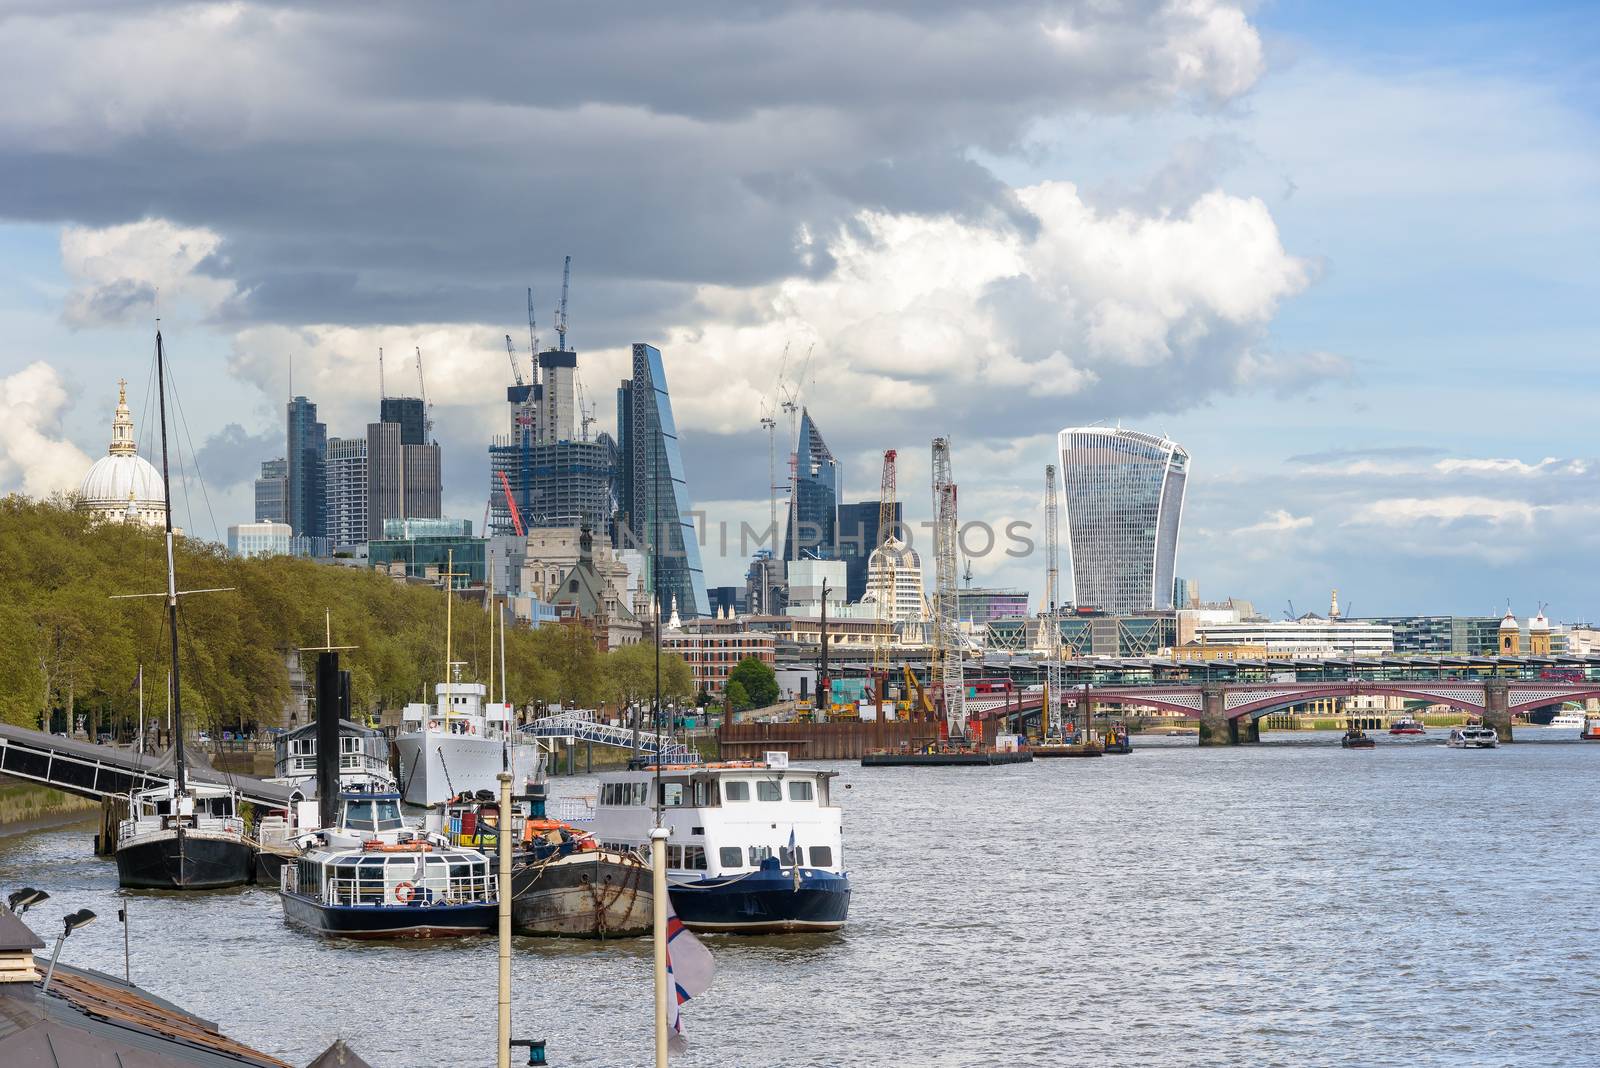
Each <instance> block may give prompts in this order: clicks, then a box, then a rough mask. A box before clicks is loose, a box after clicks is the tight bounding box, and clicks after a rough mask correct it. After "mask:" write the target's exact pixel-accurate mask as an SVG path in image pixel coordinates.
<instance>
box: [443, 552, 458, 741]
mask: <svg viewBox="0 0 1600 1068" xmlns="http://www.w3.org/2000/svg"><path fill="white" fill-rule="evenodd" d="M455 580H456V552H455V550H454V549H450V550H448V551H446V552H445V556H444V715H442V716H441V717H440V724H439V725H440V726H441V727H443V728H444V733H446V734H449V733H450V713H451V712H452V711H454V708H455V687H454V686H453V685H452V683H453V681H454V680H453V677H452V676H451V674H450V668H451V664H450V661H451V660H453V659H454V658H455V647H454V646H453V645H452V644H451V633H452V631H453V630H454V627H455V615H454V614H453V612H452V609H453V607H454V605H455V596H454V594H453V593H452V592H451V587H452V586H453V585H454V583H455Z"/></svg>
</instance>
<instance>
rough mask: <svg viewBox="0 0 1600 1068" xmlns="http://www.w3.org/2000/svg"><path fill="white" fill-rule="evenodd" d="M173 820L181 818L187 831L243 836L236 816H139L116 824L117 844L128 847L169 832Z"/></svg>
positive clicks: (240, 824)
mask: <svg viewBox="0 0 1600 1068" xmlns="http://www.w3.org/2000/svg"><path fill="white" fill-rule="evenodd" d="M175 818H181V820H182V822H183V826H184V827H186V828H188V829H189V830H193V831H205V832H207V833H209V834H236V835H239V836H240V837H243V836H244V821H243V820H241V819H239V818H238V817H236V816H198V817H189V816H185V817H173V816H141V817H139V818H137V819H131V820H122V821H121V822H120V823H118V824H117V844H118V845H119V846H121V845H130V844H132V843H134V842H138V841H141V840H143V839H146V838H153V837H155V836H156V835H158V834H161V833H163V832H165V831H169V830H171V829H172V828H173V826H174V823H173V821H174V819H175Z"/></svg>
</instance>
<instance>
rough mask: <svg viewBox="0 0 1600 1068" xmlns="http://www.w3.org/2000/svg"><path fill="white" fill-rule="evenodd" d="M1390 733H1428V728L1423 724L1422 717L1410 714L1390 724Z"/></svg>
mask: <svg viewBox="0 0 1600 1068" xmlns="http://www.w3.org/2000/svg"><path fill="white" fill-rule="evenodd" d="M1389 733H1390V734H1427V733H1428V730H1427V728H1426V727H1424V726H1423V725H1422V721H1421V720H1420V719H1413V718H1412V717H1410V716H1401V717H1400V718H1399V719H1397V720H1395V721H1394V722H1393V723H1391V724H1389Z"/></svg>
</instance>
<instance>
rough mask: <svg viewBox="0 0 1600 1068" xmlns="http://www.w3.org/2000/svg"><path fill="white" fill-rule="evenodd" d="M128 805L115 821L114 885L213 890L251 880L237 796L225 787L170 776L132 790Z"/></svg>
mask: <svg viewBox="0 0 1600 1068" xmlns="http://www.w3.org/2000/svg"><path fill="white" fill-rule="evenodd" d="M131 810H132V815H131V816H130V818H128V819H125V820H123V821H122V822H121V823H120V824H119V825H118V827H117V850H116V852H117V882H118V884H119V885H121V886H123V887H126V888H129V889H137V890H212V889H219V888H222V887H227V886H242V885H244V884H245V883H247V882H249V881H250V870H251V849H250V845H249V843H247V842H246V841H245V837H244V821H243V820H242V819H240V818H239V796H238V794H237V793H235V792H234V791H233V790H231V789H229V788H228V787H225V786H209V785H202V784H200V783H195V782H190V783H188V784H187V788H186V789H182V790H180V789H178V786H177V784H176V783H175V782H169V783H165V784H163V785H161V786H156V787H152V788H151V789H148V790H142V791H140V792H138V793H136V794H134V795H133V798H132V805H131Z"/></svg>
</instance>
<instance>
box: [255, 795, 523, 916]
mask: <svg viewBox="0 0 1600 1068" xmlns="http://www.w3.org/2000/svg"><path fill="white" fill-rule="evenodd" d="M339 802H340V811H339V819H338V821H337V824H336V826H334V827H333V828H330V829H324V830H319V831H314V832H312V833H311V834H309V835H307V836H305V838H304V839H303V843H304V844H305V846H306V849H305V851H304V852H303V853H302V854H301V855H300V856H299V857H297V858H296V859H295V860H293V861H291V862H290V863H288V864H285V865H284V867H283V874H282V882H281V883H280V885H279V897H280V898H281V900H282V901H283V916H284V919H285V920H287V921H288V922H290V923H292V924H295V925H297V926H300V927H304V928H307V929H308V930H311V931H315V932H317V933H318V934H325V935H333V936H338V937H343V938H445V937H452V936H459V935H473V934H483V933H486V932H487V931H488V930H489V929H490V927H491V926H492V925H493V923H494V921H495V916H496V914H497V910H498V907H499V898H498V896H497V886H496V881H495V873H494V867H493V864H492V862H491V861H490V858H489V857H488V856H486V855H485V854H484V853H482V852H480V851H478V850H476V849H468V848H464V847H457V846H452V845H451V844H450V842H449V841H448V839H446V838H445V837H444V836H442V835H437V834H430V833H427V832H424V831H421V830H417V829H413V828H409V827H407V826H406V823H405V820H404V818H403V817H402V816H401V814H400V795H399V794H397V793H378V794H363V793H347V794H341V795H340V798H339Z"/></svg>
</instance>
